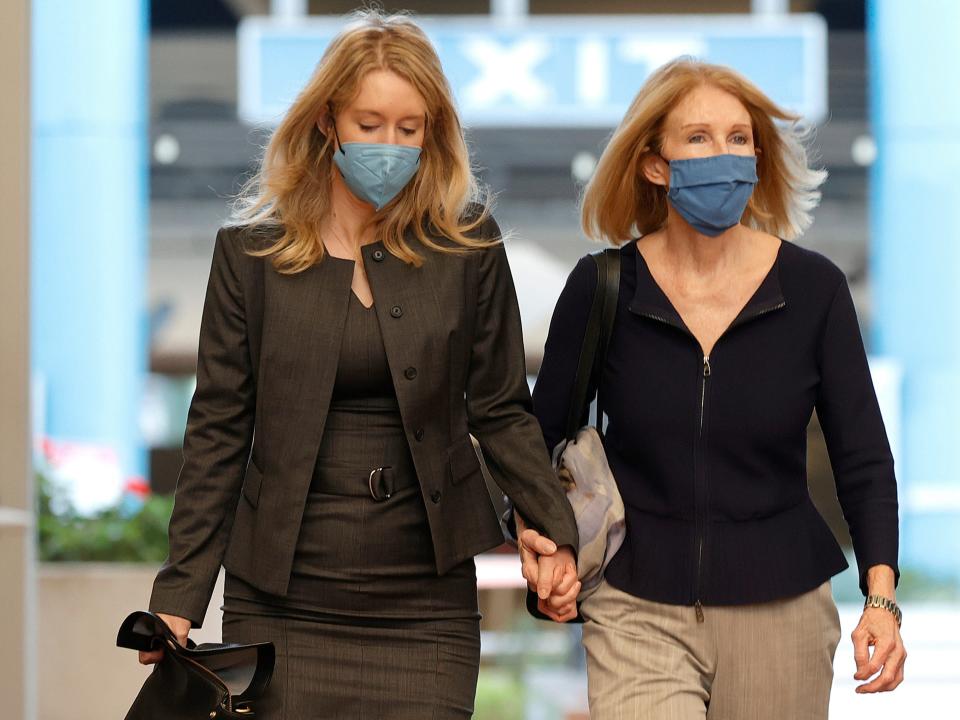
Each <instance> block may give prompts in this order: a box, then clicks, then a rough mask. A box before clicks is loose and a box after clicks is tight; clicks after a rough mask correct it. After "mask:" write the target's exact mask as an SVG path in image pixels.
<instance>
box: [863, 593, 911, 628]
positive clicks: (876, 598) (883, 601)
mask: <svg viewBox="0 0 960 720" xmlns="http://www.w3.org/2000/svg"><path fill="white" fill-rule="evenodd" d="M868 607H875V608H883V609H884V610H889V611H890V612H892V613H893V617H895V618H896V619H897V627H900V623H901V621H902V620H903V613H901V612H900V606H899V605H897V604H896V603H895V602H894V601H893V600H891V599H890V598H885V597H883V595H867V599H866V602H864V603H863V609H864V610H866V609H867V608H868Z"/></svg>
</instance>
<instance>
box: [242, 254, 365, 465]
mask: <svg viewBox="0 0 960 720" xmlns="http://www.w3.org/2000/svg"><path fill="white" fill-rule="evenodd" d="M352 279H353V263H352V262H351V261H345V260H341V259H339V258H333V257H330V256H327V257H325V258H324V259H323V260H322V261H321V262H320V263H318V264H316V265H313V266H311V267H310V268H308V269H307V270H304V271H303V272H300V273H297V274H295V275H281V274H280V273H277V272H276V271H273V270H272V269H271V270H269V271H268V272H267V273H266V293H265V298H264V323H263V344H262V349H261V361H260V373H259V375H260V382H261V387H260V391H261V394H262V396H263V397H265V398H268V399H269V402H270V403H271V406H272V407H270V408H269V409H268V412H267V413H266V415H267V417H268V418H269V419H268V422H269V421H270V420H273V421H279V423H280V425H281V427H284V428H289V429H292V430H293V432H292V433H289V436H288V438H287V439H288V440H289V443H284V445H286V451H287V452H292V453H294V454H296V455H297V456H298V457H299V456H300V455H301V454H302V455H303V457H302V458H301V459H302V460H303V461H304V462H307V463H309V464H310V465H311V467H312V463H313V462H314V459H315V456H316V449H317V447H318V443H319V442H320V437H321V436H322V434H323V425H324V420H325V418H326V408H327V407H328V405H329V402H330V397H331V395H332V392H333V384H334V381H335V379H336V374H337V361H338V359H339V354H340V341H341V337H342V334H343V328H344V323H345V321H346V315H347V307H348V303H349V299H350V296H349V293H350V285H351V282H352ZM284 434H286V433H284ZM294 436H295V437H294Z"/></svg>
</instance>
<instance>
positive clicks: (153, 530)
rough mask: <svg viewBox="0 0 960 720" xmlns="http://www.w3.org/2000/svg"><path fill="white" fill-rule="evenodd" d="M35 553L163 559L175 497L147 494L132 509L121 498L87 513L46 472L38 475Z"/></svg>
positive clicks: (61, 557)
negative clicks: (77, 509)
mask: <svg viewBox="0 0 960 720" xmlns="http://www.w3.org/2000/svg"><path fill="white" fill-rule="evenodd" d="M36 498H37V555H38V559H39V560H41V561H48V562H66V561H74V562H76V561H80V562H84V561H86V562H91V561H100V562H104V561H107V562H161V561H163V559H164V558H166V556H167V525H168V524H169V522H170V514H171V513H172V512H173V497H167V496H160V495H149V496H148V497H147V498H146V499H145V500H144V502H143V504H142V505H141V506H140V507H138V508H136V509H134V510H132V511H130V510H127V509H126V507H125V506H124V505H123V504H122V503H121V504H118V505H115V506H113V507H109V508H106V509H104V510H101V511H100V512H98V513H96V514H94V515H91V516H84V515H80V514H78V513H77V512H76V510H75V509H74V508H73V506H72V505H71V504H70V502H69V500H68V499H67V498H66V496H65V495H64V493H63V492H62V491H61V490H60V489H59V488H58V487H57V486H56V484H55V483H53V482H52V481H51V480H50V479H49V478H48V477H47V476H46V475H45V474H43V473H37V475H36Z"/></svg>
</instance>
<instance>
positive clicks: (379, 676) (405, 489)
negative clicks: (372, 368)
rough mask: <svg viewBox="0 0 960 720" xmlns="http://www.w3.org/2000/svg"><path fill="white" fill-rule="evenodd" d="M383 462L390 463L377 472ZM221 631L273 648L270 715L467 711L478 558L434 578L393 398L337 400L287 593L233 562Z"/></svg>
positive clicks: (414, 716)
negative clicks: (251, 577) (275, 591)
mask: <svg viewBox="0 0 960 720" xmlns="http://www.w3.org/2000/svg"><path fill="white" fill-rule="evenodd" d="M380 467H386V468H389V470H388V471H385V472H383V473H377V474H374V475H373V477H371V471H372V470H375V469H377V468H380ZM381 476H382V477H381ZM371 488H372V490H371ZM372 492H373V493H374V494H372ZM374 495H375V496H374ZM223 640H224V641H225V642H237V643H249V642H262V641H265V640H269V641H272V642H273V643H274V645H275V647H276V652H277V662H276V667H275V669H274V674H273V679H272V680H271V683H270V686H269V687H268V689H267V692H266V695H265V696H264V697H262V698H261V699H260V701H259V702H257V703H256V704H255V710H256V713H257V717H258V718H261V719H262V720H280V719H281V718H282V719H283V720H300V719H301V718H304V719H307V718H309V719H311V720H312V719H313V718H337V720H348V719H353V718H356V719H358V720H359V719H361V718H362V719H363V720H373V719H377V720H379V719H383V720H430V719H431V718H433V719H434V720H446V719H447V718H449V719H451V720H453V719H455V718H456V719H459V718H469V717H471V715H472V714H473V705H474V696H475V694H476V687H477V676H478V671H479V667H480V613H479V611H478V605H477V585H476V567H475V565H474V562H473V560H472V559H470V560H468V561H467V562H464V563H462V564H461V565H460V566H458V567H456V568H453V569H452V570H450V571H449V572H447V573H445V574H444V575H443V576H442V577H440V576H438V575H437V572H436V565H435V562H434V554H433V544H432V540H431V538H430V530H429V525H428V523H427V516H426V509H425V508H424V505H423V500H422V498H421V494H420V486H419V482H418V480H417V476H416V472H415V470H414V468H413V463H412V460H411V458H410V455H409V447H408V446H407V443H406V438H405V435H404V432H403V426H402V423H401V421H400V416H399V412H398V410H397V408H396V405H395V404H390V405H386V406H384V405H383V401H382V400H378V401H370V402H366V403H363V402H352V403H351V404H350V405H349V406H342V405H340V406H336V407H331V410H330V412H329V413H328V418H327V423H326V428H325V431H324V438H323V441H322V443H321V448H320V452H319V455H318V459H317V466H316V470H315V473H314V479H313V483H312V484H311V487H310V493H309V496H308V501H307V506H306V509H305V511H304V515H303V519H302V522H301V529H300V536H299V539H298V542H297V550H296V554H295V556H294V564H293V570H292V574H291V578H290V585H289V588H288V592H287V594H286V595H284V596H282V597H281V596H276V595H271V594H268V593H266V592H264V591H262V590H260V589H259V588H256V587H254V586H252V585H250V584H249V583H247V582H245V581H244V580H243V579H241V578H239V577H236V576H234V575H232V574H230V573H229V572H228V573H227V575H226V582H225V587H224V604H223Z"/></svg>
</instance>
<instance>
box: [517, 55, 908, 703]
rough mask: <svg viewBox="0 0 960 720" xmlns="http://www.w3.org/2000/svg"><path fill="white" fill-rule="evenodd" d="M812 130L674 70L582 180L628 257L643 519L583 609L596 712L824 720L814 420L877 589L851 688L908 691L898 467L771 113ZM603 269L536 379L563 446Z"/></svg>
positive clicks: (607, 385) (628, 460) (626, 458)
mask: <svg viewBox="0 0 960 720" xmlns="http://www.w3.org/2000/svg"><path fill="white" fill-rule="evenodd" d="M796 120H797V118H795V117H793V116H791V115H789V114H788V113H786V112H784V111H783V110H781V109H780V108H778V107H777V106H776V105H775V104H774V103H773V102H771V101H770V100H769V99H768V98H767V97H766V96H765V95H764V94H763V93H762V92H760V90H758V89H757V88H756V87H755V86H754V85H752V84H751V83H750V82H748V81H747V80H746V79H744V78H743V77H741V76H740V75H738V74H737V73H735V72H733V71H731V70H729V69H727V68H724V67H718V66H714V65H708V64H704V63H700V62H696V61H693V60H688V59H681V60H678V61H675V62H673V63H670V64H668V65H666V66H664V67H663V68H661V69H660V70H658V71H657V72H656V73H654V74H653V75H652V76H651V77H650V79H649V80H648V81H647V83H646V84H645V85H644V87H643V88H642V89H641V90H640V92H639V94H638V95H637V97H636V99H635V100H634V102H633V104H632V106H631V107H630V109H629V111H628V113H627V115H626V117H625V118H624V120H623V122H622V123H621V124H620V126H619V128H618V129H617V130H616V132H615V133H614V135H613V137H612V139H611V140H610V143H609V145H608V147H607V149H606V151H605V152H604V154H603V157H602V159H601V161H600V163H599V165H598V168H597V172H596V174H595V176H594V177H593V179H592V181H591V182H590V185H589V187H588V188H587V191H586V194H585V197H584V201H583V225H584V228H585V230H586V232H587V234H588V235H590V236H591V237H593V238H595V239H598V240H606V241H609V242H610V243H613V244H614V245H619V246H620V258H621V277H620V290H619V306H618V309H617V315H616V319H615V324H614V327H613V332H612V336H611V339H610V344H609V350H608V354H607V359H606V365H605V367H603V368H602V373H601V375H600V379H599V383H598V385H599V392H600V394H601V395H602V396H603V398H604V402H605V407H606V410H607V416H608V423H609V424H608V428H607V432H606V438H605V449H606V453H607V457H608V459H609V462H610V465H611V469H612V470H613V473H614V476H615V478H616V481H617V485H618V487H619V490H620V493H621V495H622V496H623V500H624V504H625V508H626V519H627V534H626V541H625V542H624V544H623V546H622V547H621V549H620V550H619V552H618V553H617V554H616V556H615V557H614V558H613V560H612V562H611V563H610V565H609V567H608V569H607V571H606V575H605V580H604V582H603V583H602V585H601V586H600V588H599V589H598V590H597V591H596V592H595V593H594V594H593V595H591V596H590V597H589V598H587V599H586V600H585V601H584V602H583V604H582V606H581V608H580V611H581V614H582V618H583V619H584V620H585V625H584V629H583V642H584V645H585V647H586V650H587V658H588V674H589V696H590V708H591V717H592V718H594V719H595V720H606V719H608V718H640V717H656V718H658V720H669V719H672V718H677V719H680V718H683V719H687V718H703V717H708V718H713V719H716V720H719V719H721V718H730V719H734V718H735V719H736V720H746V719H747V718H773V717H776V718H824V717H826V715H827V707H828V701H829V695H830V687H831V681H832V677H833V658H834V653H835V650H836V647H837V643H838V641H839V636H840V623H839V620H838V616H837V610H836V606H835V605H834V602H833V599H832V594H831V585H830V577H831V576H833V575H835V574H837V573H838V572H840V571H841V570H843V569H844V568H846V567H847V563H846V561H845V558H844V555H843V553H842V552H841V550H840V548H839V546H838V545H837V542H836V540H835V539H834V537H833V535H832V534H831V532H830V530H829V529H828V527H827V526H826V524H825V523H824V521H823V519H822V518H821V516H820V515H819V513H818V512H817V510H816V509H815V507H814V506H813V504H812V502H811V500H810V497H809V494H808V491H807V477H806V466H805V458H806V429H807V424H808V423H809V421H810V417H811V414H812V413H813V411H814V410H816V411H817V415H818V417H819V419H820V422H821V424H822V426H823V430H824V434H825V436H826V441H827V446H828V449H829V452H830V458H831V462H832V465H833V468H834V473H835V476H836V486H837V493H838V496H839V499H840V503H841V505H842V507H843V510H844V515H845V517H846V519H847V522H848V523H849V525H850V530H851V534H852V536H853V543H854V550H855V552H856V556H857V561H858V564H859V566H860V586H861V589H862V590H863V592H864V594H865V595H868V596H869V598H868V602H867V604H866V606H865V609H864V612H863V616H862V619H861V620H860V624H859V625H858V627H857V629H856V631H855V632H854V634H853V642H854V646H855V656H856V663H857V671H856V675H855V677H856V678H857V679H859V680H863V681H867V680H869V679H870V678H871V677H872V676H873V675H875V674H876V673H878V672H879V673H880V674H879V676H878V677H876V678H874V679H873V680H872V681H870V682H866V683H865V684H862V685H861V686H860V687H858V692H877V691H882V690H892V689H893V688H895V687H896V686H897V685H898V684H899V683H900V682H901V680H902V678H903V665H904V660H905V658H906V652H905V651H904V647H903V642H902V640H901V638H900V633H899V629H898V628H899V610H898V608H897V607H896V604H895V600H896V598H895V586H896V582H897V578H898V570H897V547H898V521H897V513H898V509H897V508H898V506H897V488H896V481H895V479H894V472H893V461H892V458H891V454H890V449H889V446H888V442H887V438H886V435H885V431H884V426H883V422H882V420H881V417H880V411H879V408H878V404H877V399H876V395H875V392H874V389H873V385H872V382H871V378H870V372H869V368H868V366H867V359H866V355H865V353H864V347H863V343H862V340H861V337H860V331H859V328H858V324H857V317H856V314H855V311H854V306H853V302H852V300H851V296H850V291H849V288H848V286H847V281H846V279H845V277H844V275H843V273H842V272H841V271H840V270H839V269H838V268H837V267H836V266H835V265H834V264H833V263H832V262H830V261H829V260H828V259H826V258H825V257H823V256H821V255H819V254H817V253H815V252H812V251H810V250H805V249H802V248H800V247H799V246H797V245H794V244H792V243H791V242H788V240H790V239H793V238H795V237H797V236H798V235H799V234H800V233H801V232H802V231H803V230H804V229H805V228H806V227H807V226H808V225H809V224H810V221H811V219H810V215H809V211H810V210H811V209H812V208H813V207H814V206H815V205H816V202H817V200H818V198H819V193H818V192H817V190H816V188H817V187H818V186H819V184H820V183H821V182H822V181H823V179H824V177H825V173H823V172H822V171H814V170H811V169H809V168H808V166H807V161H806V153H805V151H804V148H803V144H802V142H801V137H800V134H799V133H798V132H797V131H796V129H795V128H796V127H797V126H796V123H795V122H794V123H792V124H778V121H796ZM638 236H639V237H638ZM596 278H597V272H596V267H595V265H594V264H593V262H592V261H591V259H590V258H589V257H585V258H584V259H583V260H581V262H580V263H579V264H578V265H577V266H576V268H575V269H574V270H573V272H572V273H571V275H570V278H569V280H568V282H567V285H566V287H565V289H564V291H563V293H562V296H561V297H560V299H559V302H558V303H557V307H556V311H555V314H554V317H553V321H552V324H551V327H550V334H549V339H548V340H547V344H546V351H545V356H544V360H543V366H542V369H541V371H540V375H539V378H538V381H537V385H536V388H535V390H534V409H535V413H536V415H537V417H538V418H539V420H540V423H541V426H542V428H543V432H544V436H545V438H546V440H547V444H548V446H550V447H553V446H555V445H556V444H557V443H558V442H559V441H560V440H561V439H562V438H563V434H564V424H565V421H566V418H567V412H568V403H569V399H570V390H571V387H572V385H573V382H574V376H575V373H576V367H577V359H578V354H579V349H580V346H581V340H582V337H583V333H584V328H585V325H586V322H587V316H588V313H589V309H590V304H591V300H592V298H593V294H594V292H595V290H596V286H597V279H596ZM597 389H598V388H597V383H595V384H594V386H593V387H592V388H591V394H592V393H595V392H596V391H597ZM528 534H529V531H528ZM534 535H535V533H534ZM870 646H873V648H874V650H873V654H872V657H871V656H870V653H869V647H870Z"/></svg>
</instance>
